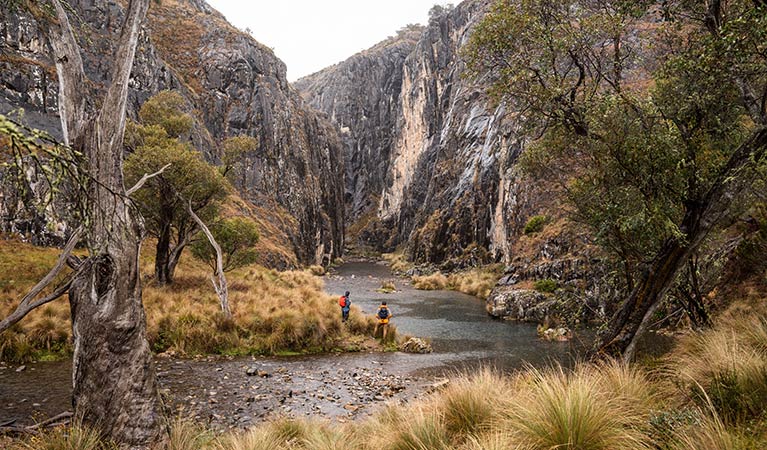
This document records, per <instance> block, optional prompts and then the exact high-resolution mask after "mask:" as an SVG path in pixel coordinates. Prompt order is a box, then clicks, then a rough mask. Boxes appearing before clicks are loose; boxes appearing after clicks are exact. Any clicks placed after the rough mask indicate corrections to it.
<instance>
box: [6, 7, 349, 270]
mask: <svg viewBox="0 0 767 450" xmlns="http://www.w3.org/2000/svg"><path fill="white" fill-rule="evenodd" d="M70 3H71V4H72V6H73V8H74V11H75V12H76V13H77V17H78V19H76V20H75V19H73V22H75V25H76V26H77V28H78V33H79V34H78V36H79V37H80V39H81V45H82V46H83V47H84V48H87V49H88V52H87V55H86V56H87V59H86V60H85V65H86V73H87V75H88V76H89V78H90V79H91V81H92V83H93V86H94V88H95V89H99V88H101V87H103V86H105V85H107V84H108V82H109V80H108V79H107V77H108V76H109V73H110V70H109V69H110V68H109V67H108V65H109V61H110V58H111V55H112V49H111V47H110V42H112V41H113V40H112V39H110V37H111V35H112V34H114V33H115V32H116V30H117V29H118V28H119V26H120V24H121V21H122V17H123V9H122V7H121V6H120V4H119V2H118V3H116V2H107V1H103V0H79V1H71V2H70ZM43 13H44V12H43V11H32V12H27V13H22V12H20V11H13V10H5V9H4V10H3V11H2V12H0V49H1V50H2V54H1V55H0V113H8V112H9V111H12V110H15V109H18V108H23V109H24V111H25V114H24V121H25V122H26V123H28V124H30V125H32V126H34V127H37V128H41V129H45V130H48V131H50V132H51V133H52V134H53V135H54V136H57V137H60V131H59V122H58V117H56V112H57V95H58V94H57V88H58V85H57V79H56V73H55V68H54V67H53V64H52V61H51V58H50V52H49V49H48V48H47V44H46V41H45V39H44V38H43V36H44V34H43V32H42V30H43V29H44V27H45V17H44V14H43ZM73 16H74V15H73ZM130 83H131V92H130V108H129V109H130V110H129V115H131V116H133V117H135V115H136V113H137V111H138V108H139V107H140V105H141V104H142V103H143V101H145V100H146V99H147V98H148V97H150V96H151V95H153V94H155V93H157V92H158V91H160V90H162V89H174V90H177V91H179V92H180V93H181V94H182V95H183V96H184V97H185V98H186V99H187V101H188V108H189V111H190V112H191V113H192V114H193V115H194V117H195V120H196V125H195V127H194V130H193V132H192V133H191V136H189V139H190V140H191V141H192V142H193V144H194V145H195V147H196V148H198V149H200V150H201V151H202V152H203V153H204V154H205V156H206V158H207V159H208V160H210V161H211V162H217V161H218V160H219V158H220V149H219V147H218V145H219V143H220V142H221V141H222V140H223V139H224V138H226V137H228V136H235V135H241V134H247V135H251V136H254V137H256V138H257V139H258V142H259V146H258V148H257V149H254V150H253V151H252V152H250V153H249V154H248V155H246V156H245V158H244V161H243V162H244V163H245V164H244V169H243V170H241V171H240V172H241V173H238V174H237V176H236V180H237V181H236V188H237V189H238V190H239V192H240V194H241V195H242V196H243V198H245V199H246V200H248V201H249V202H251V203H252V204H253V205H255V210H256V211H261V212H263V214H262V217H260V219H261V220H263V221H266V222H268V225H269V228H271V229H274V230H275V233H277V234H281V235H284V236H286V240H287V241H289V243H290V244H289V247H290V250H291V253H294V256H290V255H282V256H281V257H277V258H276V259H275V260H274V263H275V264H276V265H280V266H289V265H293V264H295V263H296V262H301V263H321V262H323V260H324V261H326V262H327V261H328V260H330V259H332V258H333V257H335V256H338V255H340V252H341V250H342V248H343V208H344V206H343V181H342V180H343V157H342V151H341V141H340V139H339V137H338V133H337V131H336V130H335V128H334V127H333V126H331V125H330V123H329V122H328V121H327V120H326V119H325V118H323V117H322V116H321V115H320V114H318V113H317V112H315V111H314V110H313V109H312V108H310V107H308V106H307V105H306V104H305V102H304V101H303V100H302V99H301V97H300V95H299V94H298V93H297V92H296V91H295V90H294V89H292V88H291V87H290V85H289V84H288V82H287V80H286V78H285V65H284V64H283V63H282V61H280V60H279V59H277V58H276V57H275V56H274V54H273V52H272V51H271V50H270V49H268V48H267V47H265V46H263V45H261V44H259V43H258V42H256V41H255V40H253V39H252V38H251V37H250V36H248V35H247V34H245V33H243V32H240V31H239V30H237V29H235V28H234V27H232V26H231V25H229V24H228V23H227V22H226V21H225V20H224V18H223V16H222V15H221V14H219V13H218V12H216V11H215V10H214V9H212V8H211V7H210V6H209V5H207V3H205V2H204V1H202V0H175V1H169V2H161V3H159V4H158V3H155V2H153V3H152V6H151V7H150V11H149V15H148V20H147V23H146V25H145V27H144V33H143V34H142V39H141V42H140V43H139V48H138V52H137V56H136V62H135V66H134V69H133V73H132V78H131V81H130ZM280 238H281V237H280V236H276V237H275V239H277V240H279V239H280Z"/></svg>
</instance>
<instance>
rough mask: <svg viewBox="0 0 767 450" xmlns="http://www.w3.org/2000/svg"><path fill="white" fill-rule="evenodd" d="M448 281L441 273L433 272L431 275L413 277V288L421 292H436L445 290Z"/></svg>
mask: <svg viewBox="0 0 767 450" xmlns="http://www.w3.org/2000/svg"><path fill="white" fill-rule="evenodd" d="M447 286H448V280H447V277H446V276H445V275H443V274H442V273H441V272H435V273H433V274H431V275H415V276H413V287H415V288H416V289H419V290H422V291H436V290H441V289H447Z"/></svg>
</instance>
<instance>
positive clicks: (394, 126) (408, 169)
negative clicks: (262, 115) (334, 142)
mask: <svg viewBox="0 0 767 450" xmlns="http://www.w3.org/2000/svg"><path fill="white" fill-rule="evenodd" d="M489 3H490V2H489V1H487V0H468V1H464V2H463V3H461V4H460V5H458V6H456V7H454V8H451V7H448V8H440V7H435V8H434V9H433V10H432V12H431V20H430V22H429V24H428V26H427V27H425V28H424V29H423V30H422V31H420V33H419V35H418V36H417V42H415V41H414V34H415V32H416V30H410V32H409V33H407V35H405V36H400V37H399V38H394V39H391V40H389V41H385V42H383V43H381V44H379V45H378V46H376V47H374V48H372V49H370V50H368V51H366V52H362V53H360V54H359V55H355V56H354V57H352V58H350V59H349V60H347V61H345V62H343V63H340V64H337V65H335V66H333V67H330V68H328V69H325V70H323V71H322V72H319V73H317V74H314V75H311V76H309V77H306V78H304V79H302V80H300V81H299V82H298V83H296V86H297V87H298V88H299V89H300V90H301V91H302V93H303V95H304V96H305V98H307V99H308V100H309V102H310V103H311V104H312V105H314V106H316V107H318V108H320V109H321V110H323V111H325V112H326V113H328V115H329V116H330V118H331V120H333V121H334V122H335V123H336V124H337V125H338V126H339V127H340V128H341V129H342V130H343V131H344V132H345V135H346V155H345V159H346V161H347V165H346V167H347V186H346V189H347V193H346V197H347V204H350V205H351V211H352V214H351V219H352V220H353V221H354V220H358V222H361V223H358V224H357V225H358V228H361V229H362V231H361V233H360V238H361V239H362V240H363V241H365V242H366V243H369V244H373V245H375V246H377V247H379V249H381V250H391V249H393V248H394V247H396V246H400V245H402V246H405V247H406V248H407V250H408V253H409V256H410V257H411V258H412V259H415V260H417V261H422V262H437V263H444V262H446V261H453V262H454V263H455V264H459V265H460V264H462V261H464V260H466V259H467V258H468V259H472V260H477V259H480V260H482V261H484V262H487V261H489V260H491V259H495V260H505V261H510V259H511V253H512V251H511V246H512V245H513V243H514V242H515V241H516V237H517V235H518V234H519V233H518V232H519V230H520V229H521V227H522V226H523V225H524V223H525V221H526V220H527V218H528V216H530V215H532V214H534V213H535V210H536V208H537V207H539V206H540V205H541V197H540V196H538V195H534V194H533V193H532V192H533V191H534V190H535V189H534V188H535V187H534V186H530V185H529V184H524V183H518V182H517V171H516V169H515V164H514V163H515V161H516V159H517V157H518V156H519V154H520V152H521V150H522V147H523V144H524V140H525V139H524V136H522V135H520V134H519V132H518V130H517V128H516V124H515V121H514V115H513V114H510V113H509V112H508V111H506V109H505V107H504V106H503V105H500V106H496V105H492V104H491V103H490V102H489V101H488V99H487V98H486V96H485V94H484V89H483V87H482V86H476V85H473V84H472V83H471V82H469V81H468V80H467V79H466V78H465V77H464V76H463V69H464V64H463V62H462V61H461V57H460V49H461V48H462V46H463V45H464V44H465V43H466V42H467V39H468V36H469V34H470V33H471V30H472V28H473V26H474V25H475V24H476V23H477V22H478V21H479V19H481V17H482V16H483V14H484V12H485V11H486V9H487V7H488V5H489ZM381 105H383V108H380V107H379V106H381ZM531 197H535V201H534V202H531V200H530V199H531ZM371 205H372V208H370V206H371ZM366 208H367V210H370V211H372V213H371V214H370V215H368V216H364V215H363V212H364V211H366ZM360 219H361V220H360Z"/></svg>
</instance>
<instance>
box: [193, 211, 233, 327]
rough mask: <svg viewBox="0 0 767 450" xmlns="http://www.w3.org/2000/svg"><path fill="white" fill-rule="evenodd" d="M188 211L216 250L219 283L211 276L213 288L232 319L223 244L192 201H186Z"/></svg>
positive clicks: (228, 317)
mask: <svg viewBox="0 0 767 450" xmlns="http://www.w3.org/2000/svg"><path fill="white" fill-rule="evenodd" d="M186 212H187V213H189V215H190V216H191V217H192V219H194V221H195V222H196V223H197V226H199V227H200V230H202V232H203V233H204V234H205V237H207V238H208V242H210V245H211V246H212V247H213V249H214V250H215V251H216V273H215V275H216V276H218V283H216V277H215V276H212V277H211V281H212V282H213V289H214V290H215V291H216V294H217V295H218V298H219V300H220V301H221V311H222V312H223V313H224V316H226V318H227V319H231V318H232V310H231V309H230V308H229V289H228V288H227V283H226V275H224V258H223V256H222V252H221V246H220V245H218V242H216V239H215V238H214V237H213V233H211V232H210V229H208V226H207V225H205V222H203V221H202V219H200V217H199V216H198V215H197V214H195V213H194V211H193V210H192V203H191V202H186Z"/></svg>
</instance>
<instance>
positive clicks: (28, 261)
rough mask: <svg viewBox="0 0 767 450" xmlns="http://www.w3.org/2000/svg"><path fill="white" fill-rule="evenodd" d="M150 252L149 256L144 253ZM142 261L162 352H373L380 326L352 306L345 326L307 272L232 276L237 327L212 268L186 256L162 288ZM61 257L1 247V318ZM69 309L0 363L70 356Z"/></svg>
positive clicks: (14, 335) (43, 313)
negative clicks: (225, 310)
mask: <svg viewBox="0 0 767 450" xmlns="http://www.w3.org/2000/svg"><path fill="white" fill-rule="evenodd" d="M145 248H151V245H146V246H145ZM144 253H145V256H144V257H143V258H142V268H141V271H142V274H143V276H144V279H145V280H146V281H145V283H144V295H143V299H144V307H145V309H146V312H147V335H148V338H149V341H150V344H151V345H152V348H153V349H154V350H155V351H157V352H165V351H171V352H175V353H177V354H179V355H195V354H229V355H238V354H275V353H282V352H307V351H309V352H319V351H333V350H347V351H349V350H357V349H362V348H366V347H368V346H370V345H372V344H371V342H372V341H371V340H370V338H367V337H366V336H369V335H371V334H372V331H373V327H374V325H375V320H374V319H373V317H372V316H363V315H362V313H361V312H360V310H359V309H358V308H357V307H356V306H354V305H353V306H352V312H351V315H350V320H349V321H348V322H347V323H346V324H344V323H342V322H341V314H340V312H339V308H338V305H337V300H336V298H335V297H331V296H329V295H326V294H325V293H324V292H323V283H322V280H321V279H320V278H318V277H316V276H313V275H311V274H310V273H308V272H304V271H288V272H278V271H275V270H269V269H265V268H263V267H260V266H251V267H247V268H243V269H239V270H236V271H234V272H232V273H230V274H228V275H227V277H228V280H229V297H230V298H229V300H230V304H231V308H232V311H233V316H234V317H233V320H232V321H228V320H225V319H224V317H223V316H222V315H221V313H220V304H219V301H218V297H217V296H216V294H215V292H214V291H213V288H212V286H211V284H210V268H209V267H208V266H207V265H205V264H204V263H202V262H199V261H197V260H195V259H193V258H192V257H191V256H189V255H184V256H183V257H182V260H181V262H180V264H179V267H178V269H177V272H176V279H175V282H174V283H173V284H172V285H170V286H165V287H158V286H156V285H154V283H153V282H152V281H151V279H149V277H150V275H151V274H152V273H153V268H154V267H153V260H152V258H151V257H149V256H146V253H151V251H147V250H145V251H144ZM57 256H58V251H57V250H56V249H46V248H39V247H34V246H31V245H27V244H23V243H19V242H13V241H0V273H3V274H13V275H14V277H13V278H11V277H10V276H9V275H5V276H4V277H3V278H2V279H1V280H0V292H2V302H1V303H0V314H3V315H7V314H8V313H10V312H11V311H12V310H13V308H15V306H16V304H17V303H18V301H19V299H20V298H21V297H22V296H23V295H24V294H25V293H26V292H27V291H28V290H29V288H30V287H31V286H32V285H33V284H34V283H35V282H36V281H37V280H39V279H40V278H42V276H44V274H45V273H46V272H47V270H48V269H49V268H50V267H52V266H53V264H54V263H55V260H56V258H57ZM69 317H70V316H69V304H68V303H67V302H66V300H65V299H60V300H57V301H56V302H53V303H50V304H48V305H46V306H43V307H41V308H39V309H38V310H36V311H33V312H32V313H30V315H29V316H28V317H26V318H25V319H23V320H22V321H21V322H20V323H19V324H17V325H16V326H15V327H13V328H12V329H11V330H9V331H8V332H6V333H3V334H2V335H0V357H2V359H3V360H6V361H11V362H23V361H28V360H30V359H34V358H40V357H45V355H44V354H43V355H42V356H41V351H42V352H43V353H47V352H51V353H66V352H67V351H70V350H71V343H70V341H71V323H70V318H69Z"/></svg>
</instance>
